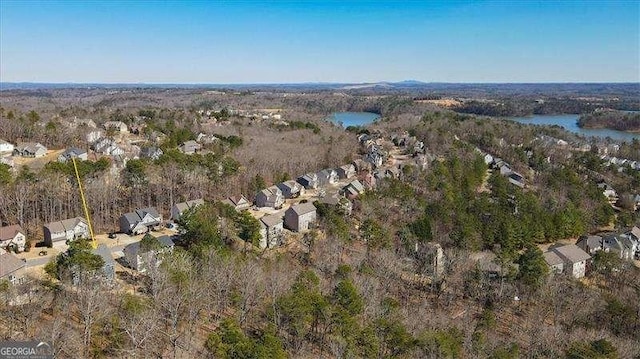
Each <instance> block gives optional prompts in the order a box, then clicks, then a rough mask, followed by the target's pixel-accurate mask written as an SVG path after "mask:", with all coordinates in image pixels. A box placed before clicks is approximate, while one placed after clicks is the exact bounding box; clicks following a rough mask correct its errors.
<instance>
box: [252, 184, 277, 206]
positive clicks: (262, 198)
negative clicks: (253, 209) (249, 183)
mask: <svg viewBox="0 0 640 359" xmlns="http://www.w3.org/2000/svg"><path fill="white" fill-rule="evenodd" d="M283 204H284V196H283V195H282V191H281V190H280V189H279V188H278V187H276V186H271V187H269V188H265V189H263V190H262V191H260V192H258V194H257V195H256V206H258V207H271V208H276V209H278V208H280V207H282V205H283Z"/></svg>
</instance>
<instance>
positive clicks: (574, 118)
mask: <svg viewBox="0 0 640 359" xmlns="http://www.w3.org/2000/svg"><path fill="white" fill-rule="evenodd" d="M579 117H580V115H534V116H528V117H514V118H509V120H511V121H515V122H518V123H522V124H525V125H549V126H551V125H557V126H561V127H563V128H564V129H565V130H567V131H569V132H573V133H576V134H578V135H581V136H585V137H600V138H605V137H611V138H612V139H614V140H617V141H627V142H630V141H631V140H633V139H634V138H637V139H640V134H638V133H630V132H624V131H616V130H609V129H605V128H594V129H590V128H580V127H578V118H579Z"/></svg>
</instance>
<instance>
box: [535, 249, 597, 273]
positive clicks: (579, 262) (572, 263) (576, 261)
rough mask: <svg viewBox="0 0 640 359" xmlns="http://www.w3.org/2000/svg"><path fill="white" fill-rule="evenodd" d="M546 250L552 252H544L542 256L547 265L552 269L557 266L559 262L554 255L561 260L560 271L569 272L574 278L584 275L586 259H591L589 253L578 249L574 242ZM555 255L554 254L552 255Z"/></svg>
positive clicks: (555, 268)
mask: <svg viewBox="0 0 640 359" xmlns="http://www.w3.org/2000/svg"><path fill="white" fill-rule="evenodd" d="M547 252H553V255H552V254H546V255H545V256H544V259H545V261H547V264H548V265H549V267H551V268H552V269H553V270H556V271H557V269H558V268H559V263H558V260H557V258H556V257H558V258H560V259H561V260H562V262H563V263H562V271H563V272H564V273H567V274H570V275H571V276H573V277H574V278H582V277H584V276H585V272H586V268H587V261H589V260H590V259H591V256H590V255H589V253H587V252H585V251H583V250H582V249H580V247H578V246H576V245H575V244H567V245H564V246H560V247H555V248H551V249H549V251H547ZM554 255H555V256H554Z"/></svg>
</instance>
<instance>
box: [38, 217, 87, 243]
mask: <svg viewBox="0 0 640 359" xmlns="http://www.w3.org/2000/svg"><path fill="white" fill-rule="evenodd" d="M43 232H44V243H45V244H46V245H47V246H49V247H52V246H54V245H60V244H66V242H67V241H69V242H70V241H74V240H76V239H78V238H89V237H90V236H89V225H88V224H87V221H86V220H85V219H84V218H82V217H75V218H69V219H65V220H62V221H56V222H51V223H48V224H46V225H44V226H43Z"/></svg>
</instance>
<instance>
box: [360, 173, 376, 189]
mask: <svg viewBox="0 0 640 359" xmlns="http://www.w3.org/2000/svg"><path fill="white" fill-rule="evenodd" d="M362 184H363V185H364V186H365V188H367V189H370V190H373V189H375V188H376V186H377V179H376V177H375V176H374V175H373V174H371V173H367V174H365V175H364V177H362Z"/></svg>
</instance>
